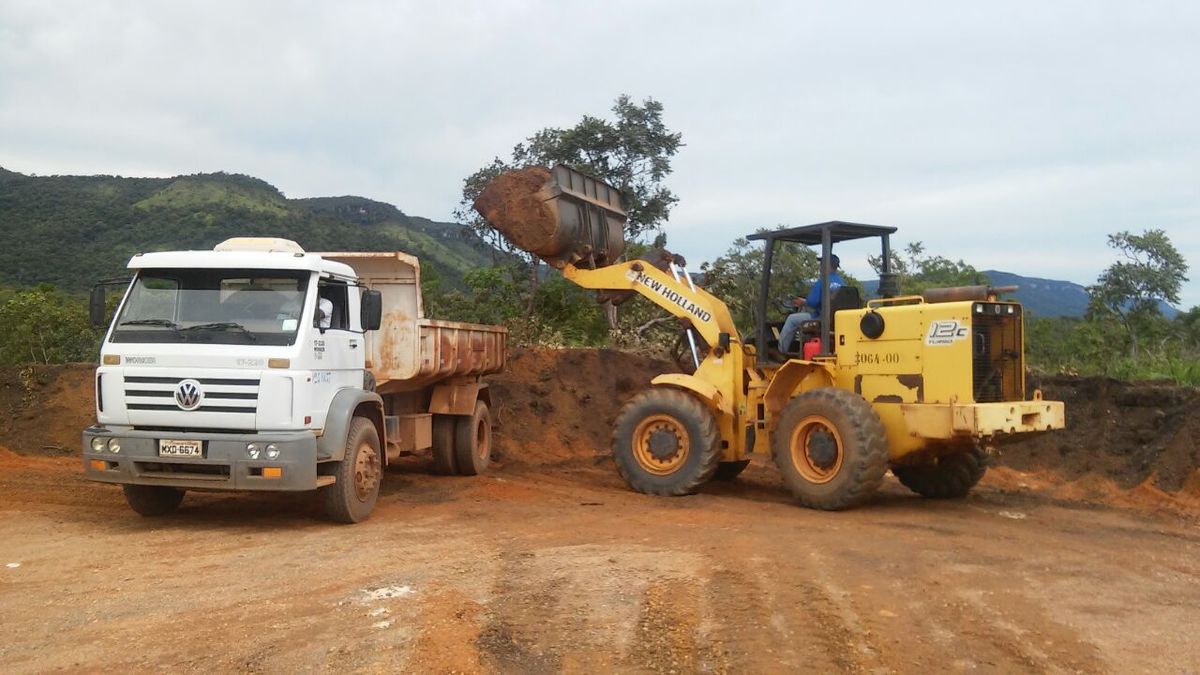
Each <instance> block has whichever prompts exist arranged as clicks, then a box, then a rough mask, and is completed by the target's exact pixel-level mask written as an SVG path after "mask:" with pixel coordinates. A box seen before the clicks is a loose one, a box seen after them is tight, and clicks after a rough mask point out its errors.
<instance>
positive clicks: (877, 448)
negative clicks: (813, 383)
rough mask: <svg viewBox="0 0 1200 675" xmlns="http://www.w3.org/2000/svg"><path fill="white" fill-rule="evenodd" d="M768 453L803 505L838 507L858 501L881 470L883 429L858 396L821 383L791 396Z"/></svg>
mask: <svg viewBox="0 0 1200 675" xmlns="http://www.w3.org/2000/svg"><path fill="white" fill-rule="evenodd" d="M771 455H772V457H773V458H774V460H775V465H776V466H778V467H779V471H780V473H782V474H783V482H784V483H786V484H787V486H788V488H789V489H790V490H791V491H792V494H793V495H794V496H795V497H796V500H797V501H799V502H800V503H801V504H803V505H804V506H807V507H809V508H813V509H823V510H826V511H840V510H842V509H848V508H852V507H855V506H858V505H860V504H862V503H863V502H865V501H867V500H868V499H869V498H870V497H871V495H873V494H874V493H875V491H876V490H878V489H879V485H880V484H881V483H882V482H883V475H884V474H885V473H887V461H888V449H887V434H886V432H885V431H884V428H883V422H881V421H880V419H879V415H878V414H877V413H876V412H875V410H874V409H873V408H871V404H870V403H867V401H866V400H865V399H863V397H861V396H859V395H857V394H855V393H854V392H851V391H846V390H844V389H834V388H823V389H814V390H812V391H807V392H805V393H803V394H800V395H799V396H797V397H795V398H793V399H792V400H791V401H790V402H789V403H788V404H787V405H786V406H785V407H784V409H783V413H782V414H781V415H780V416H779V423H778V424H777V425H776V427H775V432H774V434H773V435H772V437H771Z"/></svg>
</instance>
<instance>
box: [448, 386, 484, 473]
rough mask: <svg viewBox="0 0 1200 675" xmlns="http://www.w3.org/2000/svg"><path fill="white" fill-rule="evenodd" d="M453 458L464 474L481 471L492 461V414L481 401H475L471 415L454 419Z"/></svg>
mask: <svg viewBox="0 0 1200 675" xmlns="http://www.w3.org/2000/svg"><path fill="white" fill-rule="evenodd" d="M454 460H455V464H456V465H457V467H458V472H459V473H460V474H462V475H464V476H477V475H479V474H481V473H483V472H484V470H485V469H487V467H488V464H489V463H491V461H492V414H491V412H489V411H488V407H487V404H486V403H484V402H483V401H476V402H475V413H474V414H473V415H462V416H459V417H457V418H455V420H454Z"/></svg>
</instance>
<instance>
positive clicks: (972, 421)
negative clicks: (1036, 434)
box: [900, 398, 1066, 439]
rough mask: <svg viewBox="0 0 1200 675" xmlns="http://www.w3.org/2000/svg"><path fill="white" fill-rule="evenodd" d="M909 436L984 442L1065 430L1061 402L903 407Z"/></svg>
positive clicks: (904, 404)
mask: <svg viewBox="0 0 1200 675" xmlns="http://www.w3.org/2000/svg"><path fill="white" fill-rule="evenodd" d="M900 410H901V412H902V413H903V414H904V422H905V424H906V425H907V426H908V432H909V433H910V434H912V435H913V436H916V437H918V438H930V439H953V438H966V437H974V438H986V437H990V436H998V435H1002V434H1022V433H1028V432H1031V431H1051V430H1054V429H1062V428H1064V427H1065V426H1066V412H1065V408H1064V406H1063V402H1062V401H1043V400H1041V399H1040V398H1037V399H1034V400H1032V401H1002V402H1000V403H966V404H961V405H960V404H954V403H902V404H901V405H900Z"/></svg>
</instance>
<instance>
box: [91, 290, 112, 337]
mask: <svg viewBox="0 0 1200 675" xmlns="http://www.w3.org/2000/svg"><path fill="white" fill-rule="evenodd" d="M104 309H105V308H104V286H103V285H97V286H92V295H91V297H90V298H88V314H89V315H91V319H92V328H104V326H105V324H106V323H107V322H106V321H105V320H104V319H105V316H104V314H105V311H104Z"/></svg>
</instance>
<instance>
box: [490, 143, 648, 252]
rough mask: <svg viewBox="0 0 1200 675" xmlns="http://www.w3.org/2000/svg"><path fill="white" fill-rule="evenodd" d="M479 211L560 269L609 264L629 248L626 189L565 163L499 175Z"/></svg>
mask: <svg viewBox="0 0 1200 675" xmlns="http://www.w3.org/2000/svg"><path fill="white" fill-rule="evenodd" d="M475 210H476V211H478V212H479V215H481V216H483V219H484V220H486V221H487V222H488V224H489V225H491V226H492V227H494V228H495V229H496V230H498V231H500V233H501V234H503V235H504V236H505V237H507V238H508V240H509V241H511V242H512V243H513V245H515V246H516V247H517V248H519V249H521V250H523V251H528V252H529V253H533V254H534V255H536V256H538V257H539V258H541V259H542V260H544V261H546V263H547V264H549V265H552V266H554V267H557V268H560V269H561V268H562V267H563V266H564V265H566V264H568V263H570V264H573V265H575V266H577V267H586V268H589V269H595V268H597V267H604V266H606V265H611V264H613V263H614V262H616V261H617V259H618V258H619V257H620V256H621V254H622V253H624V252H625V239H624V236H623V232H622V228H623V226H624V225H625V220H626V219H627V218H628V216H627V214H626V213H625V209H624V208H622V206H621V193H620V192H619V191H617V189H616V188H614V187H612V186H610V185H608V184H606V183H604V182H602V181H600V180H598V179H596V178H593V177H591V176H587V175H585V174H582V173H580V172H578V171H576V170H574V169H572V168H570V167H567V166H563V165H562V164H559V165H558V166H556V167H554V169H553V170H549V171H548V170H546V169H545V168H543V167H540V166H535V167H529V168H525V169H520V170H517V171H507V172H505V173H502V174H500V175H499V176H496V177H495V178H493V179H492V180H491V182H489V183H488V184H487V187H485V188H484V190H483V192H481V193H480V194H479V197H478V198H477V199H476V200H475Z"/></svg>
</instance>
